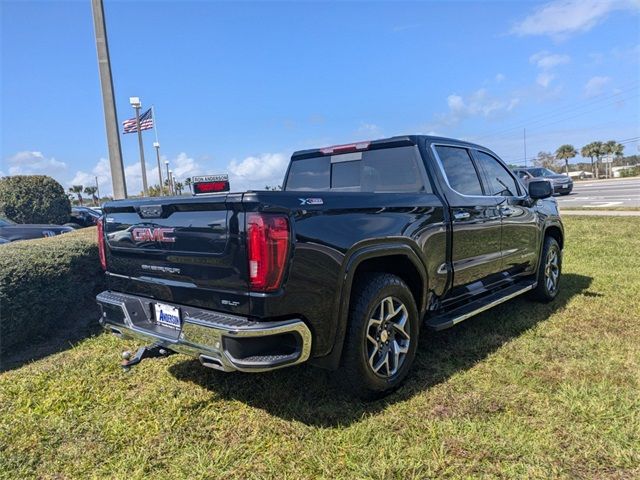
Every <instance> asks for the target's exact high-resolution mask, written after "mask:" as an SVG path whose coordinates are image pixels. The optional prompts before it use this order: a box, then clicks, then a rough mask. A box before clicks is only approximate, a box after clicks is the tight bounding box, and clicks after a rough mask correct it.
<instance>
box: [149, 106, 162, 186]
mask: <svg viewBox="0 0 640 480" xmlns="http://www.w3.org/2000/svg"><path fill="white" fill-rule="evenodd" d="M151 117H152V118H153V132H154V133H155V134H156V141H155V142H153V148H155V149H156V160H157V161H158V179H159V180H160V184H159V185H158V186H159V187H160V195H162V194H163V193H164V186H163V185H162V167H161V166H160V142H159V141H158V128H157V126H156V125H157V123H158V121H157V117H156V109H155V107H154V106H153V105H151Z"/></svg>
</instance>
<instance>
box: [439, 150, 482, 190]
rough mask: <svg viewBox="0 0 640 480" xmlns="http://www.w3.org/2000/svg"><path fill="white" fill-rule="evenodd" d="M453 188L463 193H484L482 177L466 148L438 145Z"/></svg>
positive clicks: (448, 179) (441, 160)
mask: <svg viewBox="0 0 640 480" xmlns="http://www.w3.org/2000/svg"><path fill="white" fill-rule="evenodd" d="M436 152H438V157H439V158H440V162H441V163H442V167H443V168H444V172H445V175H446V176H447V181H448V182H449V185H450V186H451V188H453V189H454V190H455V191H456V192H458V193H462V194H463V195H482V194H483V193H482V187H481V185H480V178H478V173H477V172H476V168H475V167H474V165H473V162H472V161H471V157H470V156H469V152H468V151H467V149H466V148H459V147H444V146H437V147H436Z"/></svg>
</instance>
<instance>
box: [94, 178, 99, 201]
mask: <svg viewBox="0 0 640 480" xmlns="http://www.w3.org/2000/svg"><path fill="white" fill-rule="evenodd" d="M95 179H96V193H97V194H98V203H100V185H98V176H97V175H96V177H95Z"/></svg>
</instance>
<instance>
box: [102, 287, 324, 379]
mask: <svg viewBox="0 0 640 480" xmlns="http://www.w3.org/2000/svg"><path fill="white" fill-rule="evenodd" d="M96 301H97V302H98V304H100V306H101V307H103V308H102V317H101V318H100V324H101V325H102V326H103V327H104V328H105V329H107V330H109V331H111V332H112V333H114V334H116V335H118V336H121V337H125V338H127V337H129V338H135V339H139V340H142V341H145V342H153V343H160V344H161V345H162V346H164V347H166V348H168V349H171V350H173V351H176V352H180V353H184V354H186V355H190V356H193V357H196V358H199V359H200V361H201V363H202V364H203V365H206V366H209V367H212V368H217V369H219V370H223V371H226V372H231V371H235V370H239V371H244V372H262V371H267V370H274V369H276V368H282V367H288V366H291V365H296V364H298V363H302V362H304V361H306V360H307V359H308V358H309V355H310V354H311V341H312V340H311V331H310V330H309V327H307V325H306V324H305V323H304V322H303V321H302V320H299V319H292V320H284V321H277V322H256V321H252V320H249V319H247V318H243V317H238V316H234V315H229V314H225V313H221V312H215V311H211V310H204V309H200V308H195V307H187V306H183V305H178V304H172V303H169V302H161V303H164V304H167V305H172V306H176V307H178V308H180V311H181V312H182V317H183V318H182V328H181V330H180V331H178V330H173V329H170V328H166V327H159V326H157V325H155V324H154V323H152V322H151V319H150V313H148V309H145V308H144V304H151V303H155V300H154V299H151V298H145V297H138V296H135V295H128V294H124V293H119V292H111V291H106V292H102V293H100V294H99V295H98V296H97V297H96ZM106 305H109V306H115V307H119V308H120V309H121V310H122V312H123V318H124V323H122V322H119V321H117V320H115V319H114V318H112V317H110V315H109V312H108V311H107V309H106V308H105V306H106ZM141 311H142V312H143V313H142V314H141V313H140V312H141ZM145 315H146V318H145ZM133 317H142V318H136V320H133ZM284 333H293V334H295V335H297V338H298V342H299V348H298V349H297V350H296V351H295V352H294V353H292V354H289V355H281V356H278V355H271V356H267V355H265V356H256V357H251V358H250V359H237V358H234V357H233V356H232V355H231V354H230V353H229V352H228V351H227V350H226V349H225V345H224V343H225V342H224V341H223V340H224V339H225V338H228V339H238V338H247V337H254V338H255V337H268V336H271V335H279V334H284ZM211 359H214V360H217V361H214V362H212V361H211ZM218 362H219V364H218Z"/></svg>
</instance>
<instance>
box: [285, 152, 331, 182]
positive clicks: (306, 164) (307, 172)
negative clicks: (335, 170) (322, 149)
mask: <svg viewBox="0 0 640 480" xmlns="http://www.w3.org/2000/svg"><path fill="white" fill-rule="evenodd" d="M286 189H287V190H329V157H316V158H305V159H303V160H295V161H293V162H291V168H290V169H289V176H288V177H287V187H286Z"/></svg>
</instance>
